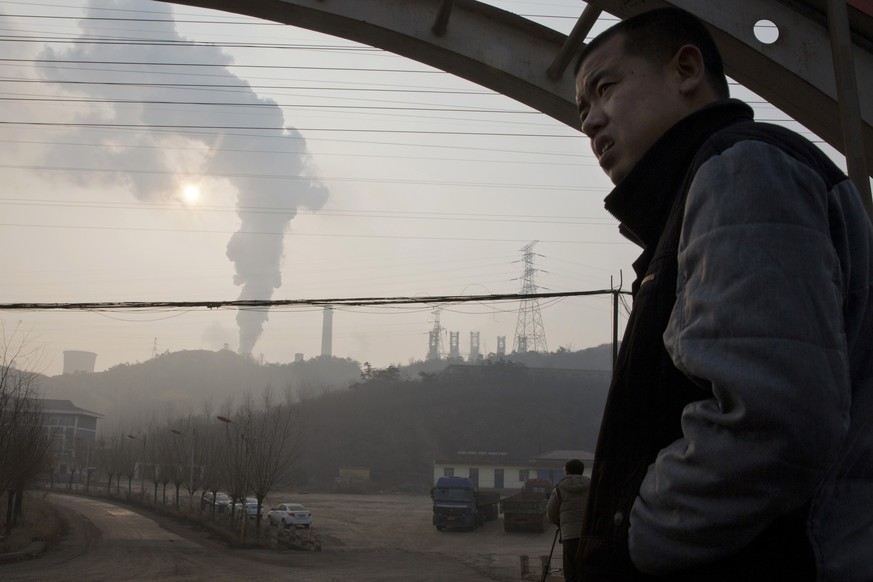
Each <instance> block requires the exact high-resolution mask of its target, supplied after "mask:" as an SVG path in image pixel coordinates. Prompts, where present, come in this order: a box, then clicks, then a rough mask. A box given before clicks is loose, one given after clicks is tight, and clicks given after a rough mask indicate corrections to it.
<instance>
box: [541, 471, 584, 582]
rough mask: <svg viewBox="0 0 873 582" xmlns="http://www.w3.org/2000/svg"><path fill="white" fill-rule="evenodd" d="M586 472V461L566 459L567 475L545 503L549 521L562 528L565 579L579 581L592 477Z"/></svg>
mask: <svg viewBox="0 0 873 582" xmlns="http://www.w3.org/2000/svg"><path fill="white" fill-rule="evenodd" d="M584 472H585V464H584V463H583V462H582V461H580V460H579V459H571V460H569V461H567V462H566V463H565V464H564V477H563V478H562V479H561V480H560V481H558V482H557V484H555V489H554V491H552V494H551V495H550V496H549V503H548V505H547V506H546V515H547V516H548V518H549V521H551V522H552V523H554V524H555V525H557V526H558V528H559V530H560V535H561V549H562V554H563V568H564V582H579V581H580V578H579V575H578V574H577V572H576V552H577V550H578V549H579V538H580V536H581V535H582V521H583V520H584V519H585V506H586V504H587V503H588V489H589V487H590V486H591V480H590V479H589V478H588V477H585V476H584V475H583V473H584Z"/></svg>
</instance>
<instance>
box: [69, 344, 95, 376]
mask: <svg viewBox="0 0 873 582" xmlns="http://www.w3.org/2000/svg"><path fill="white" fill-rule="evenodd" d="M96 361H97V354H95V353H94V352H82V351H79V350H64V374H75V373H77V372H85V373H87V374H91V373H93V372H94V363H95V362H96Z"/></svg>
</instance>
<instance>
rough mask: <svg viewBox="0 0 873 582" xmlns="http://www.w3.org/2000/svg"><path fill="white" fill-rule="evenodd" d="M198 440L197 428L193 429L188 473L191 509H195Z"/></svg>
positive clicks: (172, 429)
mask: <svg viewBox="0 0 873 582" xmlns="http://www.w3.org/2000/svg"><path fill="white" fill-rule="evenodd" d="M170 432H171V433H173V434H176V435H179V436H184V433H182V432H181V431H178V430H176V429H175V428H171V429H170ZM196 438H197V428H196V427H191V465H190V466H189V471H188V490H189V491H190V492H191V507H194V443H195V442H196Z"/></svg>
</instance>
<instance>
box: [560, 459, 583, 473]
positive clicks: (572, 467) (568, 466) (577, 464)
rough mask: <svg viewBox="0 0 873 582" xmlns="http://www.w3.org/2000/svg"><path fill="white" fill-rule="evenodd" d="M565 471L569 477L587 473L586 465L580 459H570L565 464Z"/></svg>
mask: <svg viewBox="0 0 873 582" xmlns="http://www.w3.org/2000/svg"><path fill="white" fill-rule="evenodd" d="M564 470H565V471H567V474H568V475H581V474H582V473H584V472H585V463H583V462H582V461H580V460H579V459H570V460H569V461H567V462H566V463H565V464H564Z"/></svg>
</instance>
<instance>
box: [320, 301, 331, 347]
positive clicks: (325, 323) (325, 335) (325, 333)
mask: <svg viewBox="0 0 873 582" xmlns="http://www.w3.org/2000/svg"><path fill="white" fill-rule="evenodd" d="M321 355H322V356H332V355H333V307H329V306H328V307H325V308H324V316H323V318H322V322H321Z"/></svg>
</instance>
